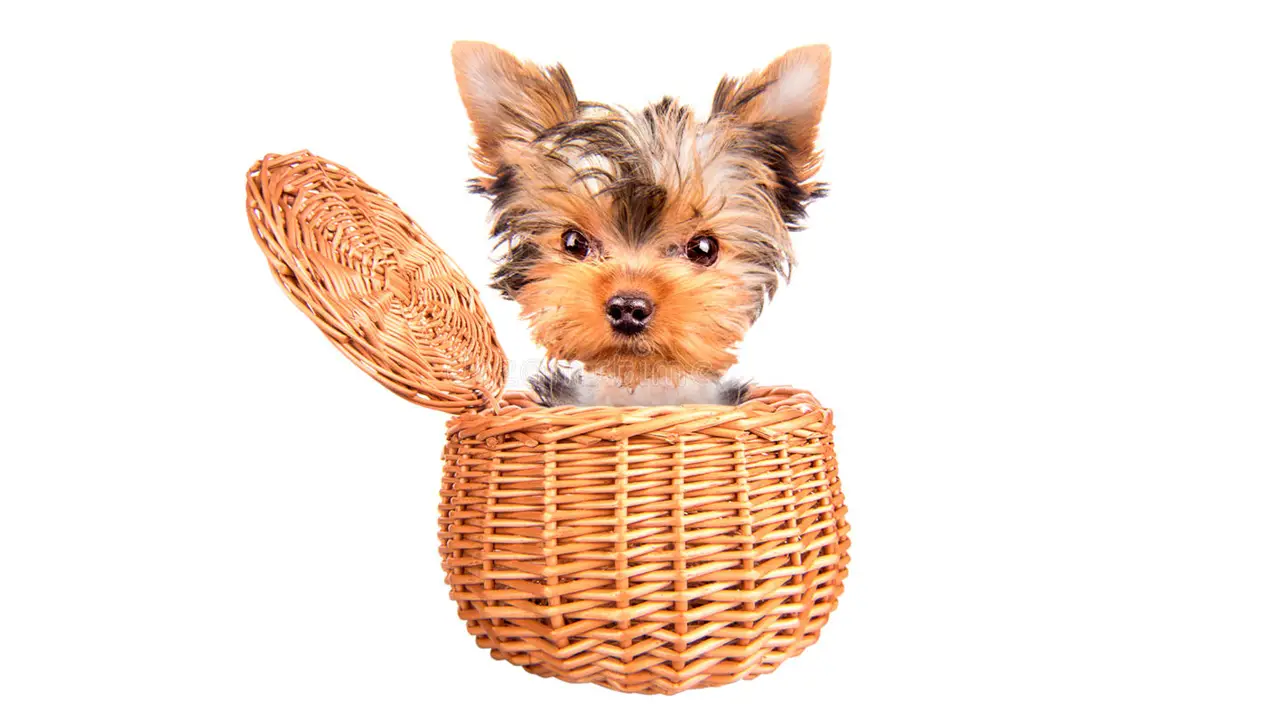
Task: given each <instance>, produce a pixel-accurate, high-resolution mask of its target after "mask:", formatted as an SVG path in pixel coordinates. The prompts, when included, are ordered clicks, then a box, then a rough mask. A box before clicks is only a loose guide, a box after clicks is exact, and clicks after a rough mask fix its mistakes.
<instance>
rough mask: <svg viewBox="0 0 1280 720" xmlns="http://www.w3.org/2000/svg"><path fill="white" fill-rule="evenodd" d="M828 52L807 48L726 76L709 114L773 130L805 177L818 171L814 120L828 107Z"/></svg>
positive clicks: (797, 49)
mask: <svg viewBox="0 0 1280 720" xmlns="http://www.w3.org/2000/svg"><path fill="white" fill-rule="evenodd" d="M830 75H831V48H829V47H827V46H826V45H808V46H806V47H800V48H796V49H794V50H790V51H788V52H787V53H785V54H784V55H783V56H782V57H780V58H778V59H777V60H774V61H773V62H772V63H769V67H767V68H765V69H764V70H761V71H758V72H754V73H751V74H750V75H748V76H746V77H745V78H732V77H726V78H724V79H723V80H721V81H720V86H719V87H718V88H716V97H715V101H714V103H713V105H712V115H719V114H728V115H732V116H734V117H735V118H736V119H737V120H739V121H740V122H743V123H749V124H760V125H768V126H772V127H774V128H776V129H777V130H778V131H779V132H780V133H781V135H782V137H783V138H784V139H785V141H786V144H787V145H788V146H789V147H787V148H786V150H787V152H788V154H789V155H790V156H791V161H792V163H793V164H794V165H795V167H796V168H797V170H798V171H799V174H800V175H801V176H802V177H804V176H807V175H808V174H811V173H806V172H805V170H806V169H808V170H816V169H817V163H818V161H819V157H818V155H817V154H816V152H815V150H814V141H815V140H817V136H818V121H819V120H821V119H822V108H823V107H824V106H825V105H826V104H827V81H828V78H829V77H830Z"/></svg>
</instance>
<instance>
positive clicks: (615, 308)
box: [604, 290, 653, 335]
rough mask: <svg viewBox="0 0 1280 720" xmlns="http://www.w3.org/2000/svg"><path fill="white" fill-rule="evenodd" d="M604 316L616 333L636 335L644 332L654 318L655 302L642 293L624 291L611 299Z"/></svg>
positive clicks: (606, 305) (605, 307)
mask: <svg viewBox="0 0 1280 720" xmlns="http://www.w3.org/2000/svg"><path fill="white" fill-rule="evenodd" d="M604 314H605V315H606V316H607V317H608V318H609V324H610V325H611V326H613V329H614V331H615V332H619V333H622V334H623V335H635V334H637V333H640V332H644V329H645V328H646V327H648V326H649V320H650V319H651V318H652V317H653V300H651V299H650V298H649V296H648V295H645V294H644V293H642V292H636V291H632V290H624V291H622V292H619V293H617V294H615V295H614V296H613V297H611V298H609V302H607V303H605V305H604Z"/></svg>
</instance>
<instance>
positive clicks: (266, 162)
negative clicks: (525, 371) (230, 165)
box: [247, 150, 507, 414]
mask: <svg viewBox="0 0 1280 720" xmlns="http://www.w3.org/2000/svg"><path fill="white" fill-rule="evenodd" d="M247 192H248V214H249V225H250V227H251V228H252V230H253V233H254V236H255V237H256V238H257V240H258V245H259V246H260V247H261V248H262V251H263V253H265V254H266V256H267V260H268V262H269V263H270V265H271V270H272V272H273V273H274V274H275V277H276V279H277V280H278V281H279V283H280V286H281V287H283V288H284V290H285V292H286V293H287V294H288V295H289V297H290V299H292V300H293V302H294V304H295V305H297V306H298V308H299V309H300V310H302V311H303V312H304V313H306V314H307V316H308V317H310V318H311V319H312V320H313V321H314V322H315V323H316V325H318V326H319V327H320V329H321V330H323V331H324V333H325V335H326V336H327V337H328V338H329V340H330V341H332V342H333V344H334V345H335V346H336V347H337V348H338V349H339V350H341V351H342V352H343V354H344V355H346V356H347V357H348V358H349V359H350V360H351V361H352V362H354V363H355V364H356V365H357V366H359V367H360V369H362V370H364V371H365V372H366V373H368V374H369V375H371V376H372V377H373V378H374V379H375V380H377V381H378V382H380V383H382V384H383V385H384V386H385V387H387V388H388V389H390V390H391V391H393V392H395V393H396V394H397V395H400V396H402V397H404V398H406V399H408V400H410V401H412V402H415V403H418V404H419V405H425V406H427V407H430V408H435V409H437V410H443V411H445V412H449V413H455V414H457V413H463V412H467V411H473V410H481V409H483V408H485V407H489V406H493V405H496V404H497V403H498V400H499V397H500V396H501V394H502V387H503V384H504V383H505V381H506V376H507V358H506V356H505V355H504V354H503V352H502V347H501V346H499V345H498V337H497V334H496V333H495V332H494V329H493V323H492V322H491V321H490V320H489V315H488V314H487V313H486V312H485V310H484V306H483V305H482V304H481V303H480V297H479V294H478V293H477V292H476V288H475V286H474V285H472V284H471V283H470V282H469V281H468V280H467V278H466V277H465V276H464V275H463V274H462V271H461V270H459V269H458V266H457V265H455V264H454V262H453V260H451V259H450V258H449V256H448V255H446V254H444V253H443V252H442V251H441V250H440V248H438V247H437V246H436V244H435V243H433V242H432V241H431V238H429V237H427V234H426V233H425V232H423V231H422V228H420V227H418V225H417V223H415V222H414V221H413V220H412V219H410V218H409V216H408V215H406V214H405V213H404V211H403V210H401V209H400V207H399V206H398V205H396V204H395V203H394V202H392V201H391V199H390V198H388V197H387V196H386V195H383V194H382V193H381V192H378V191H377V190H375V189H373V188H372V187H370V186H368V185H366V184H365V183H364V181H363V180H361V179H360V178H359V177H357V176H356V175H355V174H354V173H352V172H351V171H350V170H348V169H346V168H345V167H342V166H341V165H338V164H337V163H333V162H330V161H328V160H325V159H324V158H322V157H318V156H316V155H313V154H311V153H310V152H308V151H306V150H302V151H299V152H295V153H292V154H289V155H267V156H266V157H265V158H263V159H262V160H261V161H260V162H257V163H254V165H253V167H252V168H250V169H249V173H248V175H247Z"/></svg>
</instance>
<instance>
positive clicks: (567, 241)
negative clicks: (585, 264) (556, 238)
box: [560, 230, 591, 260]
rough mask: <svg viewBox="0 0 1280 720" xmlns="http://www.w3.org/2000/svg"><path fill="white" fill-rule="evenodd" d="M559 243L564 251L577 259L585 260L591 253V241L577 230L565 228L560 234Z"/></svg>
mask: <svg viewBox="0 0 1280 720" xmlns="http://www.w3.org/2000/svg"><path fill="white" fill-rule="evenodd" d="M560 244H561V246H562V247H564V251H565V252H567V253H569V254H570V255H572V256H573V257H575V258H577V259H579V260H586V259H587V256H588V255H590V254H591V241H590V240H587V236H586V235H583V234H582V233H580V232H578V231H577V230H565V231H564V234H563V235H561V236H560Z"/></svg>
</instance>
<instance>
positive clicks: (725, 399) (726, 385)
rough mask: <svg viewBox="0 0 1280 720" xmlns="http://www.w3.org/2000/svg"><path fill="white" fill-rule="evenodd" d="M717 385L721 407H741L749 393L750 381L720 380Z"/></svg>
mask: <svg viewBox="0 0 1280 720" xmlns="http://www.w3.org/2000/svg"><path fill="white" fill-rule="evenodd" d="M719 385H720V404H721V405H741V404H742V403H744V402H746V400H747V394H748V393H750V392H751V381H750V380H739V379H734V380H721V381H720V383H719Z"/></svg>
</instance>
